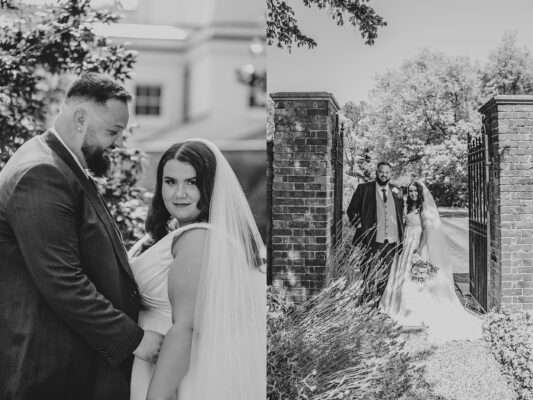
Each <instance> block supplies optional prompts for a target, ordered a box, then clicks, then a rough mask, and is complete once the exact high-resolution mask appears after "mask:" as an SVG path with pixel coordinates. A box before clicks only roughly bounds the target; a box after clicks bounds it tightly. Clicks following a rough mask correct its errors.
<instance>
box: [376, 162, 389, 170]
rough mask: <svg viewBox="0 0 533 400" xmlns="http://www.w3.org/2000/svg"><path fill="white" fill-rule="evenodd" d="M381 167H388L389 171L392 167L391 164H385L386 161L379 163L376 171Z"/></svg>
mask: <svg viewBox="0 0 533 400" xmlns="http://www.w3.org/2000/svg"><path fill="white" fill-rule="evenodd" d="M382 165H386V166H387V167H389V168H390V169H392V165H391V163H389V162H387V161H380V162H378V165H377V166H376V169H379V167H381V166H382Z"/></svg>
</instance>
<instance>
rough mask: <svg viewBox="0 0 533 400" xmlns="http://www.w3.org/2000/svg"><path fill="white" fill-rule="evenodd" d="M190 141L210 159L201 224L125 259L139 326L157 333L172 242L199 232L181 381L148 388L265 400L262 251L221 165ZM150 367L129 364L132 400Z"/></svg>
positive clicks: (165, 313) (165, 304) (182, 398)
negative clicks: (139, 304) (210, 181)
mask: <svg viewBox="0 0 533 400" xmlns="http://www.w3.org/2000/svg"><path fill="white" fill-rule="evenodd" d="M192 140H193V141H198V142H202V143H204V144H205V145H206V146H207V147H208V148H209V150H211V151H212V152H213V154H214V155H215V158H216V169H215V179H214V185H213V191H212V195H211V199H210V206H209V220H208V223H204V224H190V225H187V226H185V227H183V228H180V229H178V230H176V231H174V232H171V233H169V234H168V235H167V236H165V237H164V238H163V239H161V240H160V241H159V242H157V243H156V244H154V245H153V246H152V247H150V248H149V249H148V250H146V251H145V252H144V253H142V254H141V255H140V256H139V257H137V258H135V259H133V260H132V270H133V273H134V275H135V279H136V281H137V283H138V286H139V291H140V293H141V296H142V299H143V303H144V305H145V306H146V309H145V310H142V311H141V313H140V316H139V324H140V326H141V327H142V328H144V329H151V330H155V331H157V332H160V333H162V334H165V333H167V331H168V330H169V329H170V328H171V324H172V318H171V315H172V313H171V305H170V300H169V299H168V289H167V285H168V278H167V277H168V272H169V271H168V269H169V267H170V265H171V263H172V262H173V257H172V254H171V251H172V243H173V240H174V239H175V238H176V237H178V236H179V235H181V234H183V232H185V231H186V230H190V229H192V228H207V234H206V235H205V236H206V239H205V243H204V245H203V246H204V247H203V254H201V255H200V254H199V256H201V257H202V262H201V264H202V265H201V267H200V268H201V269H200V271H199V278H198V286H197V289H196V299H195V303H194V316H193V330H194V334H193V337H192V342H191V346H190V357H189V360H188V361H189V364H188V369H187V372H186V374H185V376H184V377H183V379H181V378H180V377H178V375H176V382H166V383H169V384H170V387H163V386H160V387H159V388H156V387H155V386H154V388H153V390H154V391H157V390H158V389H161V393H166V392H167V391H168V390H173V387H174V385H173V383H175V387H176V390H177V391H178V398H179V400H214V399H217V400H255V399H258V400H259V399H261V400H262V399H266V308H267V307H266V294H265V293H266V279H265V278H266V274H265V273H264V271H263V266H264V258H265V257H264V255H265V254H266V251H265V249H264V244H263V241H262V239H261V235H260V233H259V230H258V229H257V225H256V223H255V219H254V217H253V214H252V211H251V210H250V206H249V204H248V201H247V199H246V196H245V195H244V192H243V191H242V188H241V186H240V184H239V181H238V179H237V177H236V176H235V174H234V172H233V170H232V169H231V167H230V165H229V163H228V162H227V160H226V159H225V157H224V156H223V155H222V153H221V152H220V150H219V149H218V148H217V147H216V146H215V145H214V144H212V143H211V142H208V141H206V140H201V139H192ZM178 240H179V239H178ZM133 251H134V250H133V249H132V252H133ZM177 267H179V266H177ZM160 357H161V354H160ZM154 367H155V366H154V365H152V364H150V363H147V362H145V361H143V360H140V359H137V358H136V359H135V361H134V365H133V372H132V382H131V398H132V399H135V400H137V399H143V400H144V399H145V397H146V393H147V389H148V387H149V385H150V381H151V379H152V375H153V373H157V372H156V371H155V368H154ZM166 372H170V373H172V371H166ZM176 373H177V372H176ZM178 379H179V381H178ZM159 384H161V382H160V383H159Z"/></svg>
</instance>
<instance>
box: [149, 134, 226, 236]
mask: <svg viewBox="0 0 533 400" xmlns="http://www.w3.org/2000/svg"><path fill="white" fill-rule="evenodd" d="M170 160H178V161H181V162H185V163H188V164H191V165H192V167H193V168H194V170H195V171H196V182H197V185H198V189H199V190H200V200H199V201H198V209H199V210H200V215H199V216H198V218H197V219H196V221H195V222H204V221H208V220H209V206H210V204H211V195H212V193H213V186H214V184H215V171H216V158H215V155H214V154H213V152H212V151H211V150H210V149H209V148H208V147H207V146H206V145H205V144H204V143H201V142H196V141H188V142H183V143H176V144H174V145H172V146H170V148H169V149H168V150H167V151H165V152H164V153H163V155H162V156H161V160H160V161H159V164H158V165H157V181H156V186H155V193H154V197H153V199H152V205H151V206H150V209H149V210H148V217H147V218H146V224H145V227H146V232H147V233H149V234H150V236H151V237H152V240H153V241H154V242H157V241H158V240H160V239H161V238H163V237H164V236H165V235H166V234H167V233H168V232H169V229H168V223H169V221H170V219H171V216H170V213H169V212H168V210H167V208H166V207H165V203H164V202H163V194H162V186H163V169H164V168H165V165H166V163H167V162H168V161H170Z"/></svg>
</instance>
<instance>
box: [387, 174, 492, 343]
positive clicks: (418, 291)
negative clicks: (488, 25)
mask: <svg viewBox="0 0 533 400" xmlns="http://www.w3.org/2000/svg"><path fill="white" fill-rule="evenodd" d="M405 225H406V227H405V232H404V242H403V250H402V252H401V253H400V255H399V256H398V257H397V258H396V260H395V262H394V264H393V267H392V270H391V274H390V277H389V280H388V282H387V286H386V288H385V292H384V294H383V297H382V298H381V302H380V307H381V309H382V310H383V311H385V312H386V313H387V314H388V315H389V316H390V317H391V318H392V319H394V320H395V321H397V322H398V323H399V324H400V325H403V326H409V327H412V326H424V327H426V328H427V333H428V338H429V340H430V341H432V342H445V341H449V340H465V339H478V338H481V331H482V328H481V325H482V321H481V319H480V318H479V317H477V316H475V315H474V314H472V313H470V312H469V311H467V310H466V309H465V308H464V307H463V306H462V304H461V302H460V301H459V299H458V298H457V295H456V293H455V290H454V283H453V271H452V270H451V265H450V264H449V263H448V262H447V253H446V248H445V247H446V243H445V241H444V232H443V230H442V226H441V220H440V217H439V212H438V209H437V206H436V204H435V200H434V199H433V196H432V195H431V193H430V192H429V190H428V189H427V187H426V186H425V185H424V184H423V183H422V182H413V183H412V184H410V185H409V187H408V195H407V215H406V224H405ZM417 258H420V259H421V260H424V261H429V262H430V263H431V264H432V265H434V266H436V267H437V271H436V272H435V273H434V274H433V275H429V276H427V277H426V279H425V280H424V281H422V282H420V281H417V280H416V279H413V277H412V276H411V267H412V264H413V262H414V261H415V260H416V259H417Z"/></svg>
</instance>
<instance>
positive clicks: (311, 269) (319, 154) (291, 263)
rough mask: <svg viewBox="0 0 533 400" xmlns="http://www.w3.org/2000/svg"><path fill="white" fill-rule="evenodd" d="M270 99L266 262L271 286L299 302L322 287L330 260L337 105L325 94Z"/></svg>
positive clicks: (280, 96)
mask: <svg viewBox="0 0 533 400" xmlns="http://www.w3.org/2000/svg"><path fill="white" fill-rule="evenodd" d="M271 97H272V99H273V100H274V104H275V112H274V125H275V130H274V142H273V159H272V173H273V176H272V221H271V223H272V230H271V233H272V238H271V242H270V243H271V253H270V256H271V259H270V262H269V264H270V268H271V271H272V283H273V285H274V286H280V287H285V288H287V289H288V291H289V293H290V295H291V297H292V298H293V300H295V301H302V300H305V299H307V298H308V297H309V296H311V295H313V294H315V293H316V292H317V291H319V290H320V289H321V288H322V287H323V285H324V283H325V279H326V271H327V269H328V267H329V265H330V264H331V263H332V261H333V259H334V238H333V237H332V224H333V223H334V197H335V194H334V193H335V190H334V173H333V168H334V166H333V163H332V158H333V157H332V146H333V135H334V134H337V117H336V116H337V111H338V109H339V106H338V104H337V102H336V101H335V99H334V97H333V96H332V95H331V94H329V93H324V92H317V93H308V92H305V93H274V94H272V95H271ZM333 232H334V230H333Z"/></svg>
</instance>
